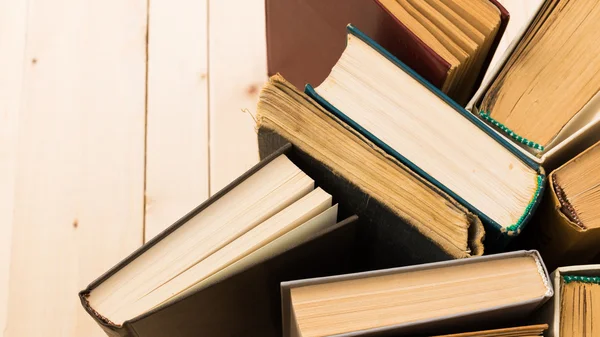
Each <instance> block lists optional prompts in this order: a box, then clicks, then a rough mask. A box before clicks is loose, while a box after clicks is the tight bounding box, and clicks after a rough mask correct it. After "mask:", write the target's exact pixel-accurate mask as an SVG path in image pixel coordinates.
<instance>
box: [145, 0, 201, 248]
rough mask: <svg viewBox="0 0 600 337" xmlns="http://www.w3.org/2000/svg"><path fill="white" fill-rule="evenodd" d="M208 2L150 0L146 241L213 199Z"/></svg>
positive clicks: (199, 0)
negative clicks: (210, 194)
mask: <svg viewBox="0 0 600 337" xmlns="http://www.w3.org/2000/svg"><path fill="white" fill-rule="evenodd" d="M207 5H208V4H207V0H153V1H151V2H150V8H149V11H150V16H149V18H150V20H149V32H150V34H149V42H148V126H147V152H146V227H145V238H146V240H149V239H151V238H152V237H154V236H155V235H156V234H158V233H160V232H161V231H162V230H163V229H165V228H166V227H168V226H169V225H171V224H172V223H173V222H175V221H176V220H177V219H179V218H180V217H182V216H183V215H184V214H186V213H187V212H189V211H190V210H191V209H192V208H194V207H195V206H197V205H198V204H200V203H201V202H202V201H204V200H205V199H206V198H207V197H208V64H207V61H208V32H207Z"/></svg>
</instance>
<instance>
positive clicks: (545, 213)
mask: <svg viewBox="0 0 600 337" xmlns="http://www.w3.org/2000/svg"><path fill="white" fill-rule="evenodd" d="M576 158H577V157H576ZM576 158H574V159H572V160H571V161H570V162H572V161H574V160H576ZM570 162H569V163H570ZM567 164H568V163H567ZM567 164H565V165H567ZM548 182H549V188H548V191H547V192H546V194H545V195H544V197H543V199H542V202H541V204H540V207H539V209H538V211H537V213H536V214H535V216H534V218H533V220H532V222H531V226H530V227H529V228H527V230H526V231H525V233H523V234H525V235H524V236H523V241H522V242H521V243H520V244H521V245H528V246H529V247H533V248H535V249H537V250H539V252H540V254H542V256H543V257H544V261H545V262H546V265H547V266H548V268H550V269H555V268H557V267H560V266H566V265H573V264H582V263H588V262H590V261H592V260H594V257H595V256H596V255H597V254H600V244H599V243H600V228H584V227H581V226H579V225H578V224H577V223H575V222H574V221H573V220H572V219H571V218H569V216H568V215H567V214H565V208H564V205H563V203H561V201H560V199H561V198H563V196H561V190H560V187H557V184H556V179H555V171H553V172H552V173H550V175H549V177H548ZM598 256H600V255H598Z"/></svg>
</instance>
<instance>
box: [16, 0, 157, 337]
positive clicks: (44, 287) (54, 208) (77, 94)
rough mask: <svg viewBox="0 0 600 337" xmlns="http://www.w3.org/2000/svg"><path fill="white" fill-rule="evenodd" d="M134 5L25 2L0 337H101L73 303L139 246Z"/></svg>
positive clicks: (139, 10) (140, 47) (142, 9)
mask: <svg viewBox="0 0 600 337" xmlns="http://www.w3.org/2000/svg"><path fill="white" fill-rule="evenodd" d="M146 18H147V15H146V1H145V0H130V1H121V0H90V1H79V0H55V1H43V0H30V1H29V9H28V24H27V39H26V51H25V55H24V62H25V69H24V74H23V91H22V104H21V106H20V111H19V132H18V133H19V143H18V156H17V158H16V163H17V174H16V180H15V185H14V187H15V191H16V194H15V199H14V218H13V232H14V233H13V241H12V256H11V259H12V263H11V269H10V285H9V290H10V292H9V300H8V319H7V326H6V329H5V331H4V335H5V336H7V337H25V336H66V337H71V336H86V337H90V336H92V337H93V336H104V334H103V332H102V331H101V330H100V329H99V328H98V327H97V326H96V325H95V323H94V322H93V321H92V319H91V318H90V317H88V315H87V314H86V313H85V311H84V310H82V308H81V304H80V303H79V301H78V299H77V292H78V291H79V290H80V289H82V288H84V287H85V286H86V285H87V284H88V283H89V282H90V281H92V280H93V279H94V278H96V277H98V276H99V275H101V274H102V273H103V272H105V271H106V270H107V269H108V268H110V267H111V266H112V265H114V264H115V263H116V262H118V261H119V260H120V259H122V258H123V257H124V256H125V255H126V254H128V253H130V252H131V251H132V250H133V249H134V248H136V247H138V246H139V245H140V244H141V241H142V231H141V229H142V225H143V177H144V174H143V173H144V124H145V111H144V104H145V103H144V102H145V89H144V88H145V77H146V75H145V71H146V66H145V59H146V44H145V41H146Z"/></svg>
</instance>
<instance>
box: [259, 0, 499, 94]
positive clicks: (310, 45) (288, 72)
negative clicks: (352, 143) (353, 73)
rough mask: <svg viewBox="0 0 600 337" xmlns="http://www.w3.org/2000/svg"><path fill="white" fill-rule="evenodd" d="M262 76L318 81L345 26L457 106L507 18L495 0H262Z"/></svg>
mask: <svg viewBox="0 0 600 337" xmlns="http://www.w3.org/2000/svg"><path fill="white" fill-rule="evenodd" d="M266 19H267V54H268V69H269V75H274V74H276V73H281V74H282V75H283V76H284V77H285V78H287V79H288V80H289V81H290V82H292V84H294V85H295V86H296V87H299V88H301V87H303V86H304V85H305V84H306V83H313V84H318V83H321V81H322V80H323V79H325V77H327V74H328V73H329V70H330V69H331V67H332V66H333V65H334V64H335V62H336V61H337V59H338V57H339V55H340V54H341V53H342V51H343V50H344V39H343V38H344V34H345V27H346V25H347V24H349V23H352V24H354V25H355V26H357V27H359V28H360V29H361V30H362V31H364V32H365V33H366V34H367V35H369V36H371V37H372V38H373V39H374V40H375V41H377V42H378V43H379V44H381V45H382V46H383V47H384V48H386V49H387V50H389V51H390V52H391V53H392V54H393V55H395V56H396V57H398V58H399V59H400V60H402V61H403V62H405V63H406V64H408V65H409V66H410V67H411V68H413V69H415V71H416V72H417V73H419V74H420V75H422V76H423V77H424V78H426V79H427V80H428V81H429V82H431V83H432V84H433V85H434V86H436V87H438V88H440V89H441V90H443V91H444V92H445V93H448V94H449V95H450V96H451V97H453V98H455V99H457V100H458V101H459V102H460V103H466V101H467V100H468V98H470V96H472V94H473V93H474V91H475V89H476V88H477V86H478V83H480V82H481V79H482V77H483V74H484V73H485V70H486V68H487V65H488V64H489V62H490V60H491V58H492V56H493V54H494V51H495V49H496V47H497V45H498V43H499V41H500V39H501V37H502V33H503V32H504V30H505V28H506V25H507V23H508V20H509V15H508V12H507V11H506V10H505V9H504V8H503V7H502V6H501V5H500V4H499V3H498V2H497V1H496V0H443V1H439V0H427V1H418V0H348V1H346V0H328V1H320V0H308V1H307V0H304V1H299V0H293V1H278V0H267V1H266Z"/></svg>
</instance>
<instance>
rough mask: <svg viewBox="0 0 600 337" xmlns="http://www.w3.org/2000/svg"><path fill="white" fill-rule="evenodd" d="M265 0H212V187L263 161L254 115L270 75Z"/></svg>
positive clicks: (210, 47) (210, 21)
mask: <svg viewBox="0 0 600 337" xmlns="http://www.w3.org/2000/svg"><path fill="white" fill-rule="evenodd" d="M264 12H265V9H264V0H232V1H219V0H212V1H210V2H209V18H210V20H209V30H208V31H209V74H210V76H209V102H210V192H211V193H212V194H214V193H215V192H217V191H218V190H220V189H221V188H222V187H224V186H225V185H226V184H228V183H229V182H230V181H232V180H233V179H235V178H236V177H237V176H239V175H240V174H242V173H243V172H244V171H246V170H247V169H248V168H250V167H251V166H252V165H254V164H255V163H256V162H257V161H258V145H257V140H256V133H255V131H254V121H253V120H252V118H251V117H250V116H249V115H248V114H247V113H243V112H242V111H241V110H242V109H248V110H249V111H251V112H255V111H256V103H257V100H258V92H259V90H260V88H261V87H262V86H263V84H264V82H265V81H266V79H267V63H266V62H267V61H266V39H265V13H264Z"/></svg>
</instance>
